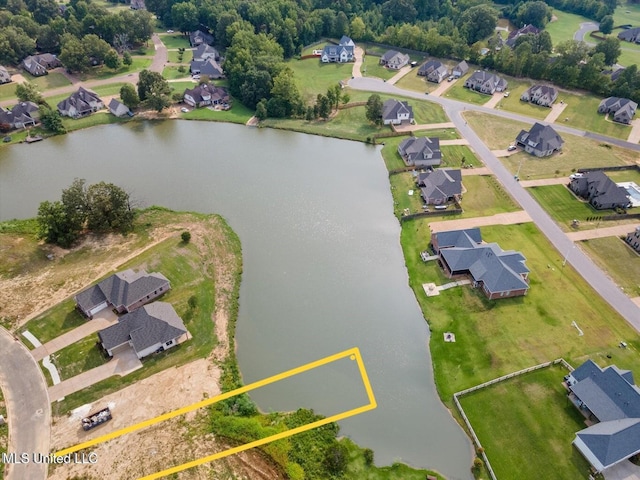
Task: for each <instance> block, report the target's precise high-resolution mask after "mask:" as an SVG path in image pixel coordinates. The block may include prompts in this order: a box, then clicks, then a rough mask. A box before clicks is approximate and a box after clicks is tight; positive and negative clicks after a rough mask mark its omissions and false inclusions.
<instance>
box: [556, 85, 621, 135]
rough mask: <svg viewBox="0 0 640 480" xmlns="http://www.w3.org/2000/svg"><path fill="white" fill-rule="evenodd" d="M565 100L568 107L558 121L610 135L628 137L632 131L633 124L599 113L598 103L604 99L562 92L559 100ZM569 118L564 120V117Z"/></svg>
mask: <svg viewBox="0 0 640 480" xmlns="http://www.w3.org/2000/svg"><path fill="white" fill-rule="evenodd" d="M560 100H563V101H564V102H565V103H566V104H567V107H566V108H565V109H564V111H563V112H562V115H561V116H560V118H558V120H557V121H558V123H561V122H562V123H564V124H566V125H569V126H572V127H576V128H580V129H582V130H589V131H591V132H597V133H602V134H603V135H609V136H610V137H616V138H622V139H624V140H626V139H627V137H628V136H629V133H631V126H626V125H622V124H620V123H614V122H613V121H611V120H605V116H604V115H602V114H599V113H598V105H600V101H601V100H602V99H601V98H600V97H596V96H595V95H591V94H576V93H566V92H561V93H560V95H558V100H557V101H560ZM566 118H568V120H566V121H564V119H566Z"/></svg>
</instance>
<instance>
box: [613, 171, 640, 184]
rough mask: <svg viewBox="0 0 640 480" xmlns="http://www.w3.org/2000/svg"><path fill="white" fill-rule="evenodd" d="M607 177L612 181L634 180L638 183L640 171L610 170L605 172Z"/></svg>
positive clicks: (639, 181)
mask: <svg viewBox="0 0 640 480" xmlns="http://www.w3.org/2000/svg"><path fill="white" fill-rule="evenodd" d="M607 177H609V178H610V179H611V180H613V181H614V182H616V183H618V182H635V183H636V184H637V185H640V171H638V170H636V169H633V170H619V171H617V172H616V171H610V172H607Z"/></svg>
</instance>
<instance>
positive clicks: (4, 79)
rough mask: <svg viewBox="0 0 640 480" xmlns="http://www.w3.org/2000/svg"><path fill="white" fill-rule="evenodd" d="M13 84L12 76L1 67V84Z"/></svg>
mask: <svg viewBox="0 0 640 480" xmlns="http://www.w3.org/2000/svg"><path fill="white" fill-rule="evenodd" d="M9 82H11V75H9V72H8V71H7V69H6V68H4V67H3V66H2V65H0V83H9Z"/></svg>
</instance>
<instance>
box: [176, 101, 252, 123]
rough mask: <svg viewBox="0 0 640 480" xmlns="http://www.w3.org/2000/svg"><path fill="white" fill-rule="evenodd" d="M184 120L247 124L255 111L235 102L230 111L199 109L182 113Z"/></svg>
mask: <svg viewBox="0 0 640 480" xmlns="http://www.w3.org/2000/svg"><path fill="white" fill-rule="evenodd" d="M181 115H182V118H185V119H187V120H213V121H217V122H229V123H241V124H243V125H244V124H245V123H247V121H248V120H249V119H250V118H251V117H252V116H253V111H252V110H249V109H248V108H247V107H245V106H244V105H242V104H241V103H239V102H234V103H233V106H232V107H231V108H230V109H229V110H209V109H208V108H197V109H194V110H192V111H190V112H189V113H182V114H181Z"/></svg>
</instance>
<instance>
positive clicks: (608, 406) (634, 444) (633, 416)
mask: <svg viewBox="0 0 640 480" xmlns="http://www.w3.org/2000/svg"><path fill="white" fill-rule="evenodd" d="M564 379H565V386H566V388H567V389H568V391H569V392H568V398H569V400H571V402H572V403H573V404H574V405H575V406H576V408H578V410H579V411H580V413H581V414H582V415H583V416H584V417H585V418H586V419H587V424H588V425H590V426H589V427H588V428H585V429H584V430H580V431H579V432H577V433H576V438H575V439H574V441H573V445H574V446H575V447H576V448H577V449H578V450H579V451H580V453H581V454H582V455H583V456H584V457H585V458H586V459H587V460H588V461H589V463H590V464H591V465H592V466H593V467H594V469H595V470H596V471H597V472H603V471H605V470H607V469H608V468H610V467H612V466H613V465H616V464H618V463H620V462H623V461H625V460H626V459H628V458H630V457H632V456H633V455H636V454H638V453H640V388H638V386H636V384H635V383H634V379H633V373H632V372H631V371H630V370H622V369H619V368H618V367H616V366H615V365H610V366H608V367H606V368H604V369H603V368H600V367H599V366H598V365H596V364H595V363H594V362H593V361H592V360H587V361H586V362H585V363H583V364H582V365H580V366H579V367H578V368H576V369H575V370H574V371H573V372H571V373H570V374H568V375H566V376H565V377H564ZM606 476H607V475H606V472H605V477H606Z"/></svg>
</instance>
